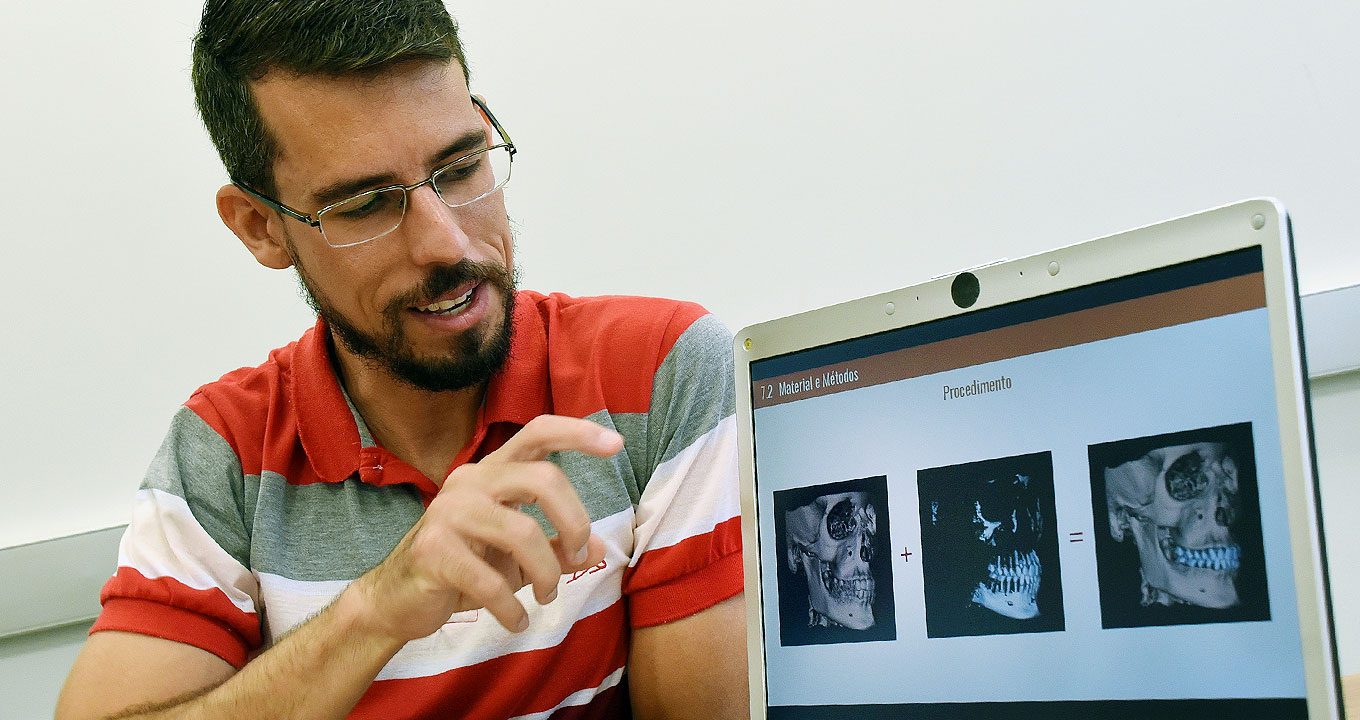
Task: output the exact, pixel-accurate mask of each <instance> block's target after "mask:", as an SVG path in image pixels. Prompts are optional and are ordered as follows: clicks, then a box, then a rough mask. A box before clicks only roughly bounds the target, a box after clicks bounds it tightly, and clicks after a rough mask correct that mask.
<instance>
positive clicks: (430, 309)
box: [415, 287, 477, 317]
mask: <svg viewBox="0 0 1360 720" xmlns="http://www.w3.org/2000/svg"><path fill="white" fill-rule="evenodd" d="M476 290H477V288H476V287H473V288H470V289H469V290H468V291H467V292H465V293H463V294H462V295H459V296H458V297H456V298H453V299H452V300H440V301H438V302H432V303H430V304H429V305H421V306H419V307H417V308H415V310H416V312H422V313H426V314H429V315H442V316H444V317H448V316H451V315H457V314H458V313H460V312H462V311H463V309H464V308H466V307H467V306H468V305H470V304H471V303H472V295H473V293H474V292H476Z"/></svg>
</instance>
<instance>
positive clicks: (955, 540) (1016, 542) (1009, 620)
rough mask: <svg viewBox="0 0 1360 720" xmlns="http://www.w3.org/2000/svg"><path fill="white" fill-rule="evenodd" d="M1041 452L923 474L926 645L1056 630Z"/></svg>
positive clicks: (1056, 590) (1053, 553)
mask: <svg viewBox="0 0 1360 720" xmlns="http://www.w3.org/2000/svg"><path fill="white" fill-rule="evenodd" d="M1050 463H1051V461H1050V457H1049V455H1048V453H1039V454H1036V455H1027V456H1020V457H1017V458H1003V459H1000V460H986V461H980V462H976V463H969V464H965V465H957V466H951V467H945V468H934V469H931V470H923V471H921V472H920V473H919V475H918V485H919V488H920V500H921V510H922V513H921V514H922V517H921V547H922V562H923V563H924V575H925V581H926V614H927V618H926V619H927V630H928V634H929V636H931V637H952V636H957V635H986V634H996V633H1006V632H1037V631H1046V630H1054V629H1061V628H1062V626H1063V618H1062V605H1061V585H1060V580H1059V574H1058V566H1057V541H1056V535H1055V530H1054V519H1053V481H1052V470H1051V464H1050Z"/></svg>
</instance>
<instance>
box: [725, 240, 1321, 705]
mask: <svg viewBox="0 0 1360 720" xmlns="http://www.w3.org/2000/svg"><path fill="white" fill-rule="evenodd" d="M1262 283H1263V280H1262V275H1261V273H1260V255H1259V251H1256V250H1254V249H1253V250H1251V251H1244V252H1239V253H1235V254H1231V255H1228V256H1223V257H1220V258H1214V259H1211V260H1210V261H1199V262H1198V263H1197V264H1195V265H1194V266H1193V267H1178V268H1175V269H1172V270H1162V271H1155V272H1153V273H1150V274H1146V275H1144V276H1134V277H1131V278H1124V279H1120V280H1117V281H1110V282H1109V283H1103V284H1101V285H1098V286H1091V287H1089V288H1083V289H1079V290H1080V291H1068V292H1067V293H1064V294H1062V295H1060V296H1050V297H1046V298H1043V299H1042V300H1031V301H1025V302H1024V303H1018V304H1016V305H1015V306H1005V307H1002V308H993V309H989V310H983V311H979V312H977V313H972V314H968V315H964V316H960V317H958V318H951V319H949V320H948V321H940V322H939V323H935V324H932V325H931V326H918V327H916V328H906V329H903V330H899V331H892V332H890V333H885V334H883V335H881V336H874V337H871V338H864V339H860V340H854V341H847V342H846V343H841V344H839V345H837V346H829V347H823V348H818V349H816V350H810V351H805V352H803V353H798V354H794V355H789V356H782V357H780V358H776V359H771V360H769V361H760V362H758V363H754V364H753V365H752V378H753V383H752V387H751V392H752V398H753V407H754V408H755V409H754V428H755V446H756V452H755V456H756V501H757V508H758V512H757V515H758V517H759V518H760V527H759V541H760V547H759V553H760V559H761V563H762V566H763V571H762V572H763V577H762V579H761V587H760V588H759V592H760V596H761V601H762V603H763V606H764V608H765V613H764V617H765V628H764V632H765V643H766V645H765V663H766V685H767V692H768V701H769V705H770V708H771V709H770V717H772V718H779V717H789V718H804V717H808V718H810V717H840V716H844V715H843V713H844V711H845V710H846V708H848V707H854V708H859V709H860V710H862V711H863V712H861V711H857V712H856V713H854V717H856V718H872V717H879V716H880V715H875V714H873V711H874V709H875V708H877V709H878V710H880V711H882V712H884V713H885V714H883V715H881V716H882V717H890V716H893V717H895V716H897V715H895V714H894V713H896V712H899V711H900V710H902V709H903V708H914V709H915V710H917V711H918V714H917V715H912V716H913V717H917V716H919V717H962V716H964V715H959V714H958V713H959V712H963V711H964V709H967V715H966V716H968V717H984V718H985V717H1022V716H1038V715H1033V713H1035V712H1041V711H1042V712H1043V713H1048V714H1047V715H1045V716H1047V717H1067V716H1072V717H1078V716H1085V717H1095V716H1101V717H1116V716H1119V715H1117V714H1116V713H1117V711H1119V710H1120V709H1121V708H1123V709H1127V708H1140V709H1141V710H1139V711H1140V712H1145V711H1149V710H1152V709H1156V710H1157V711H1158V712H1161V711H1162V710H1163V709H1165V710H1166V713H1165V714H1163V715H1159V717H1166V718H1171V717H1180V716H1184V717H1204V716H1205V715H1204V714H1203V713H1205V712H1209V713H1211V714H1212V713H1213V712H1215V711H1216V710H1222V711H1229V710H1231V711H1232V712H1234V713H1237V714H1235V715H1233V716H1234V717H1273V718H1281V717H1295V716H1298V717H1303V716H1305V715H1306V708H1305V706H1304V701H1303V696H1304V676H1303V665H1302V663H1303V658H1302V651H1301V643H1300V635H1299V628H1298V623H1297V613H1296V607H1295V589H1294V584H1293V572H1292V569H1291V558H1290V547H1289V537H1288V527H1287V522H1286V514H1285V496H1284V488H1283V461H1282V458H1281V453H1280V442H1279V430H1278V427H1277V417H1276V400H1275V394H1274V379H1273V374H1272V361H1271V352H1270V342H1269V329H1268V326H1267V318H1266V309H1265V307H1264V305H1265V299H1264V289H1263V284H1262ZM761 363H764V365H761ZM1017 703H1018V704H1017ZM831 708H835V710H836V712H837V713H842V714H834V713H831V711H830V709H831ZM932 708H933V709H934V711H938V712H944V710H946V709H947V710H949V712H950V713H953V714H930V712H931V709H932ZM1102 709H1104V710H1107V711H1109V712H1110V713H1111V714H1108V715H1099V714H1098V715H1091V714H1090V713H1092V712H1096V713H1100V712H1101V711H1102ZM974 711H976V712H974ZM1065 712H1067V713H1068V714H1064V713H1065ZM865 713H868V714H865ZM1178 713H1179V714H1178Z"/></svg>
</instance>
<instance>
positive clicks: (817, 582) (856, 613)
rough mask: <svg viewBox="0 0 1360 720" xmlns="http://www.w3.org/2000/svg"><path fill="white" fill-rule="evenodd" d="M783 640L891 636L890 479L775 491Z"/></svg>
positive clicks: (894, 632) (894, 629)
mask: <svg viewBox="0 0 1360 720" xmlns="http://www.w3.org/2000/svg"><path fill="white" fill-rule="evenodd" d="M774 514H775V544H776V547H777V548H778V552H779V554H780V557H779V560H780V562H779V572H778V574H777V575H776V579H777V583H778V588H779V642H780V644H781V645H814V644H821V643H841V642H863V641H867V640H895V639H896V638H897V620H896V618H895V617H894V616H893V595H892V563H891V557H892V555H891V553H890V552H889V551H888V542H889V534H888V479H887V478H886V477H885V476H882V475H879V476H875V477H868V478H861V479H858V480H847V481H843V482H836V483H829V484H826V485H816V486H811V487H802V488H796V489H792V490H781V491H777V492H775V493H774Z"/></svg>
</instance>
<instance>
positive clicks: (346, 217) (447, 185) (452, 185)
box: [232, 96, 515, 248]
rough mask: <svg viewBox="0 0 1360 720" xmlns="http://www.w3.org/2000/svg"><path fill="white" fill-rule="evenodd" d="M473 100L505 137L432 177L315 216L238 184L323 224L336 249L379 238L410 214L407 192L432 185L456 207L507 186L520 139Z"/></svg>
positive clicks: (277, 206)
mask: <svg viewBox="0 0 1360 720" xmlns="http://www.w3.org/2000/svg"><path fill="white" fill-rule="evenodd" d="M472 102H473V103H475V104H476V105H477V107H478V108H479V109H481V111H482V113H483V114H485V115H486V119H487V120H490V121H491V126H492V127H493V128H495V130H496V133H497V134H498V135H499V136H500V139H501V140H502V141H503V142H501V143H498V144H496V145H492V146H490V147H487V148H484V149H482V150H478V151H477V152H474V153H471V154H469V155H464V156H463V157H460V158H458V159H457V160H454V161H453V162H451V163H448V164H446V165H441V166H439V167H438V168H436V169H435V171H434V172H432V173H430V176H429V177H427V178H425V179H424V180H421V181H420V182H418V183H416V184H414V185H390V186H388V187H380V188H374V189H372V190H366V191H364V192H361V193H359V194H358V195H355V196H354V197H351V198H346V199H344V200H341V201H339V202H334V203H331V204H330V205H327V206H326V207H323V208H321V209H320V210H318V211H316V217H315V218H313V217H312V216H311V215H308V214H306V213H304V212H302V211H300V210H295V209H293V208H291V207H288V206H287V205H284V204H283V203H281V202H279V201H278V200H275V199H273V198H271V197H269V196H267V195H264V194H263V193H260V192H258V191H256V190H254V189H252V188H250V187H249V186H247V185H245V184H244V183H240V182H237V181H235V180H233V181H232V183H233V184H234V185H236V187H239V188H241V189H242V190H244V191H245V192H247V193H250V194H251V195H253V196H255V197H256V198H258V199H259V200H260V202H263V203H264V204H266V205H268V206H269V207H271V208H274V209H275V210H278V211H279V212H281V213H283V214H284V215H288V216H289V217H292V218H293V219H295V220H298V221H299V222H304V223H306V224H308V225H310V226H311V227H314V228H320V229H321V236H322V237H324V238H325V239H326V244H327V245H330V246H331V247H334V248H345V247H353V246H355V245H362V244H364V243H366V242H369V241H370V240H376V239H378V238H380V237H382V236H384V235H386V234H388V233H390V232H392V231H393V230H396V229H397V226H399V225H401V221H402V218H404V217H405V216H406V205H407V197H406V194H407V193H409V192H411V191H412V190H415V189H416V188H418V187H420V186H421V185H429V186H430V187H432V188H434V194H435V195H437V196H439V199H440V201H441V202H443V203H444V204H445V205H447V206H449V207H451V208H456V207H462V206H464V205H470V204H472V203H475V202H477V201H478V200H481V199H482V198H484V197H486V196H488V195H490V194H491V193H494V192H496V191H497V190H500V189H501V188H502V187H505V184H506V183H507V182H510V166H511V164H512V163H513V162H514V159H515V143H514V142H512V141H511V140H510V136H509V135H506V134H505V128H502V127H501V124H500V123H498V122H496V116H494V115H492V114H491V110H490V109H489V108H487V106H486V103H484V102H482V101H481V99H479V98H477V97H476V96H473V98H472Z"/></svg>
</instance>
